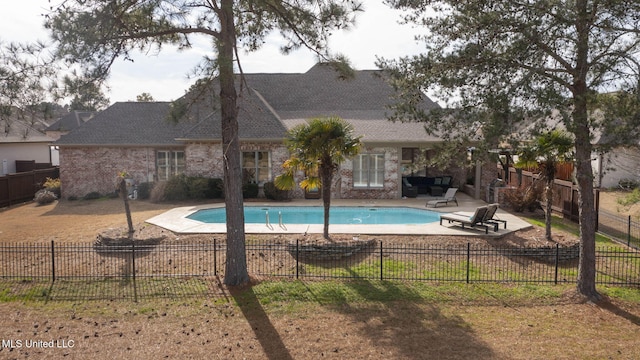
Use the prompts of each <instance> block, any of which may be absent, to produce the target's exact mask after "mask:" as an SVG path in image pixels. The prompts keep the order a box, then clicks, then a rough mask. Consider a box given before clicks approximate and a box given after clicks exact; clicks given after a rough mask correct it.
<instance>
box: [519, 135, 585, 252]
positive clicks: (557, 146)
mask: <svg viewBox="0 0 640 360" xmlns="http://www.w3.org/2000/svg"><path fill="white" fill-rule="evenodd" d="M573 149H574V144H573V139H572V138H571V137H570V136H569V135H568V134H566V133H565V132H563V131H560V130H551V131H547V132H544V133H542V134H540V135H538V136H537V137H536V138H535V139H534V141H533V143H532V144H530V145H529V146H526V147H525V148H523V149H522V150H521V151H520V152H519V154H518V155H519V159H518V163H517V165H518V166H525V165H531V163H535V164H536V165H537V164H538V163H540V164H541V165H542V173H541V175H542V178H543V180H544V181H545V183H546V186H545V197H546V199H547V204H546V208H545V237H546V238H547V240H551V205H552V203H553V202H552V200H553V181H554V179H555V176H556V168H557V165H558V163H560V162H562V161H568V160H571V159H572V158H573Z"/></svg>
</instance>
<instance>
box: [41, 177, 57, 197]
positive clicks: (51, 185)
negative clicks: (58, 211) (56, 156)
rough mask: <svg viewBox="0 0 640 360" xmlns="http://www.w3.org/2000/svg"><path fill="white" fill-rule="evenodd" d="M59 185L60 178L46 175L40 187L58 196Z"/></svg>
mask: <svg viewBox="0 0 640 360" xmlns="http://www.w3.org/2000/svg"><path fill="white" fill-rule="evenodd" d="M60 186H61V183H60V179H58V178H55V179H52V178H50V177H48V178H47V180H46V181H45V182H44V184H42V187H44V188H45V189H46V190H49V191H51V192H52V193H54V194H56V196H57V197H58V198H59V197H60Z"/></svg>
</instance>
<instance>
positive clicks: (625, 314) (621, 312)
mask: <svg viewBox="0 0 640 360" xmlns="http://www.w3.org/2000/svg"><path fill="white" fill-rule="evenodd" d="M597 305H598V307H600V308H601V309H603V310H606V311H608V312H610V313H612V314H614V315H616V316H619V317H621V318H623V319H626V320H628V321H630V322H631V323H633V324H634V325H636V326H640V316H638V315H636V314H633V313H631V312H629V311H627V310H625V309H622V308H620V307H619V306H618V305H616V304H614V303H612V302H611V301H609V300H608V299H603V300H601V301H599V302H598V303H597Z"/></svg>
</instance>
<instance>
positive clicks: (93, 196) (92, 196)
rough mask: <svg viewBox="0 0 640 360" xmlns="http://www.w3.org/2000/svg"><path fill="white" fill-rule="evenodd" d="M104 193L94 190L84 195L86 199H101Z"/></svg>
mask: <svg viewBox="0 0 640 360" xmlns="http://www.w3.org/2000/svg"><path fill="white" fill-rule="evenodd" d="M101 197H102V195H100V193H99V192H97V191H92V192H90V193H88V194H87V195H85V196H84V197H83V199H84V200H95V199H100V198H101Z"/></svg>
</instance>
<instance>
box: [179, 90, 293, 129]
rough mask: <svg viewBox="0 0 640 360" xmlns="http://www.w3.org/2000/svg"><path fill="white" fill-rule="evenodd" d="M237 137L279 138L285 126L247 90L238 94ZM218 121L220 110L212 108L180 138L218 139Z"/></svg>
mask: <svg viewBox="0 0 640 360" xmlns="http://www.w3.org/2000/svg"><path fill="white" fill-rule="evenodd" d="M237 104H238V107H239V112H238V137H239V138H240V139H243V140H245V141H246V140H254V141H255V140H263V141H264V140H270V141H273V140H281V139H283V138H284V137H285V135H286V133H287V129H286V128H285V127H284V124H283V123H282V121H280V119H279V117H278V116H277V115H276V114H275V113H274V112H273V109H271V108H270V107H269V104H267V103H265V102H264V100H263V99H262V97H260V95H259V94H257V93H256V92H255V91H254V90H252V89H248V90H247V91H245V92H242V93H241V94H240V96H238V100H237ZM221 139H222V120H221V114H220V111H219V110H217V109H215V108H214V109H212V111H211V113H210V114H209V115H208V116H206V117H205V118H204V119H203V120H202V121H200V122H198V124H196V125H195V126H193V127H192V128H190V129H189V130H188V131H187V132H185V133H184V134H183V135H182V136H181V137H180V140H184V141H198V140H199V141H212V140H213V141H220V140H221Z"/></svg>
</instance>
